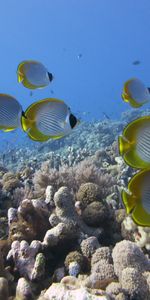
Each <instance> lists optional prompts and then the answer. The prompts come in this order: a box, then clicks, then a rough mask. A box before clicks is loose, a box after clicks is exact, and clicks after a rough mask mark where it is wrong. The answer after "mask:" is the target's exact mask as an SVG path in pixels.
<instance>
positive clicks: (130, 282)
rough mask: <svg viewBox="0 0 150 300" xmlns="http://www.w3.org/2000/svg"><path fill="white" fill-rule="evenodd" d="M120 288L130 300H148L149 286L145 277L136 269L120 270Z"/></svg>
mask: <svg viewBox="0 0 150 300" xmlns="http://www.w3.org/2000/svg"><path fill="white" fill-rule="evenodd" d="M120 283H121V286H122V289H123V290H124V291H125V293H126V294H127V295H128V296H129V297H130V298H129V299H130V300H142V299H143V300H149V299H150V295H149V288H148V284H147V282H146V279H145V278H144V276H142V274H140V272H139V271H138V270H137V269H134V268H126V269H124V270H123V271H122V275H121V280H120Z"/></svg>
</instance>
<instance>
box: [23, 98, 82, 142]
mask: <svg viewBox="0 0 150 300" xmlns="http://www.w3.org/2000/svg"><path fill="white" fill-rule="evenodd" d="M21 122H22V128H23V130H24V131H25V132H26V133H27V134H28V136H29V137H30V138H31V139H32V140H34V141H39V142H44V141H47V140H49V139H50V138H51V139H59V138H62V137H64V136H66V135H68V134H69V133H71V131H72V130H73V129H74V128H75V127H76V125H77V124H78V123H79V120H78V119H77V118H76V117H75V116H74V115H73V114H72V113H71V110H70V108H69V107H68V106H67V105H66V104H65V102H64V101H62V100H58V99H55V98H46V99H43V100H40V101H37V102H35V103H33V104H31V105H30V106H29V107H28V108H27V110H26V111H25V113H24V116H22V121H21Z"/></svg>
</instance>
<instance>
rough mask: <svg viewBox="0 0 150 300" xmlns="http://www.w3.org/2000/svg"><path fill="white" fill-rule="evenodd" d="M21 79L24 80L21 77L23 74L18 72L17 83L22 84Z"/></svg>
mask: <svg viewBox="0 0 150 300" xmlns="http://www.w3.org/2000/svg"><path fill="white" fill-rule="evenodd" d="M23 79H24V75H23V73H22V72H20V71H18V82H19V83H20V82H22V81H23Z"/></svg>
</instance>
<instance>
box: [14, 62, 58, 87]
mask: <svg viewBox="0 0 150 300" xmlns="http://www.w3.org/2000/svg"><path fill="white" fill-rule="evenodd" d="M17 78H18V82H19V83H22V84H23V85H24V87H26V88H28V89H31V90H34V89H40V88H44V87H46V86H47V85H49V83H50V82H51V81H52V80H53V75H52V73H49V72H48V70H47V69H46V67H45V66H44V65H43V64H42V63H40V62H38V61H34V60H26V61H23V62H21V63H20V64H19V65H18V68H17Z"/></svg>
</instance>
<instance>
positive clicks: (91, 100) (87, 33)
mask: <svg viewBox="0 0 150 300" xmlns="http://www.w3.org/2000/svg"><path fill="white" fill-rule="evenodd" d="M0 11H1V14H0V93H8V94H11V95H13V96H15V97H16V98H17V99H18V100H19V101H20V102H21V103H22V105H23V108H24V109H25V108H27V106H28V105H30V104H31V103H32V102H33V101H37V100H38V99H42V98H45V97H56V98H60V99H63V100H65V101H66V102H67V103H68V104H69V105H70V106H71V108H72V111H73V112H74V113H77V114H79V115H80V116H81V117H83V119H84V116H85V115H84V112H88V117H89V118H90V119H93V118H96V119H103V112H105V113H107V114H108V115H109V116H110V117H112V118H119V117H120V114H121V112H123V111H125V110H127V109H128V108H129V106H128V105H127V104H125V103H123V101H122V99H121V90H122V86H123V82H124V81H125V80H127V79H128V78H130V77H133V76H136V77H139V78H140V79H142V80H143V81H144V82H145V84H146V85H150V34H149V28H150V1H149V0H142V1H141V0H136V1H135V0H122V1H120V0H113V1H112V0H80V1H79V0H78V1H77V0H26V1H19V0H13V1H12V0H5V1H1V4H0ZM80 54H81V55H80ZM25 59H35V60H39V61H41V62H43V63H44V64H45V66H47V68H48V69H49V71H50V72H52V73H53V74H54V76H55V79H54V81H53V82H52V83H51V85H50V86H49V87H47V88H46V89H43V90H38V91H35V92H33V96H32V97H31V96H30V92H29V90H27V89H25V88H24V87H23V86H22V85H20V84H18V83H17V77H16V69H17V65H18V64H19V62H20V61H22V60H25ZM135 60H139V61H140V62H141V63H140V64H139V65H133V61H135ZM1 136H4V138H6V139H7V137H8V135H7V136H6V133H5V134H1Z"/></svg>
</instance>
